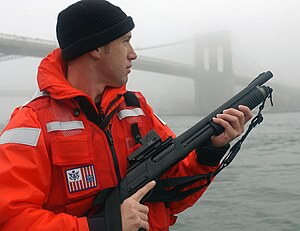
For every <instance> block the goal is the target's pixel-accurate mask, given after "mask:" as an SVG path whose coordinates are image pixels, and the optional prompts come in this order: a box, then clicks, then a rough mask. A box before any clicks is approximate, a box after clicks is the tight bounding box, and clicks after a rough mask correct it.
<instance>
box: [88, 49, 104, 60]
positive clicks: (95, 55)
mask: <svg viewBox="0 0 300 231" xmlns="http://www.w3.org/2000/svg"><path fill="white" fill-rule="evenodd" d="M89 55H90V56H91V57H92V58H93V59H99V58H101V57H102V55H103V51H102V49H101V48H96V49H95V50H92V51H90V52H89Z"/></svg>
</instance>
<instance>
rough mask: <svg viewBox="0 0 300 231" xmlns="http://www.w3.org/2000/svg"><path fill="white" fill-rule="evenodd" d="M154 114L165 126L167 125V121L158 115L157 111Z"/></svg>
mask: <svg viewBox="0 0 300 231" xmlns="http://www.w3.org/2000/svg"><path fill="white" fill-rule="evenodd" d="M154 115H155V116H156V118H157V119H158V120H159V121H160V122H161V123H162V124H163V125H164V126H165V125H167V123H166V122H165V121H163V120H162V119H161V118H160V117H159V116H158V115H156V114H155V113H154Z"/></svg>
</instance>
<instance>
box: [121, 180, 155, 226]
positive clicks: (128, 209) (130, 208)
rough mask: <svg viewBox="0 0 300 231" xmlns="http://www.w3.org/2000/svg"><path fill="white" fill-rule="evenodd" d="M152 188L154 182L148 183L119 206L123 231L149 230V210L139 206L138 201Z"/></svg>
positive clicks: (144, 206)
mask: <svg viewBox="0 0 300 231" xmlns="http://www.w3.org/2000/svg"><path fill="white" fill-rule="evenodd" d="M154 186H155V181H151V182H149V183H148V184H146V185H145V186H144V187H143V188H140V189H139V190H138V191H137V192H136V193H135V194H133V195H132V196H131V197H129V198H127V199H126V200H124V202H123V203H122V204H121V216H122V229H123V231H135V230H139V229H140V228H143V229H145V230H149V224H148V212H149V208H148V207H147V206H146V205H143V204H140V201H141V199H142V198H143V197H144V196H145V195H146V194H147V193H148V192H149V191H150V190H151V189H153V188H154Z"/></svg>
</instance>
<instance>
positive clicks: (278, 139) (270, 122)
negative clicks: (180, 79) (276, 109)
mask: <svg viewBox="0 0 300 231" xmlns="http://www.w3.org/2000/svg"><path fill="white" fill-rule="evenodd" d="M162 118H163V119H164V120H165V121H166V122H168V124H169V126H170V127H171V128H172V129H173V131H174V132H175V133H176V134H177V135H179V134H181V133H182V132H183V131H184V130H186V129H187V128H189V127H191V126H192V125H193V124H195V123H196V122H197V121H198V120H199V119H200V118H199V117H196V116H165V117H162ZM264 118H265V119H264V122H263V123H262V124H261V125H259V126H258V127H256V128H255V129H254V130H253V131H252V133H250V135H249V137H248V138H247V139H246V141H245V143H244V144H243V146H242V149H241V151H240V153H239V154H238V156H237V157H236V158H235V159H234V161H233V162H232V163H231V165H230V166H228V167H227V168H225V169H224V170H223V171H222V172H221V173H220V174H219V175H218V176H217V178H216V180H215V181H214V182H213V183H212V185H211V186H210V188H209V189H208V190H207V191H206V192H205V194H204V195H203V196H202V198H200V200H199V201H198V202H197V203H196V204H195V205H194V206H193V207H192V208H190V209H188V210H186V211H185V212H184V213H181V214H179V217H178V220H177V223H176V224H175V226H173V227H172V228H171V231H192V230H206V231H215V230H221V231H240V230H243V231H268V230H272V231H299V230H300V180H299V177H298V176H300V153H299V150H300V120H299V118H300V113H286V114H266V113H265V114H264Z"/></svg>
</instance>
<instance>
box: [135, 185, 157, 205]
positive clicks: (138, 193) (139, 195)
mask: <svg viewBox="0 0 300 231" xmlns="http://www.w3.org/2000/svg"><path fill="white" fill-rule="evenodd" d="M155 184H156V182H155V181H154V180H153V181H150V182H149V183H147V184H146V185H145V186H144V187H142V188H140V189H139V190H138V191H136V192H135V193H134V194H133V195H132V196H131V198H132V199H134V200H136V201H138V202H140V200H142V198H143V197H144V196H145V195H146V194H147V193H148V192H149V191H150V190H151V189H153V188H154V186H155Z"/></svg>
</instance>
